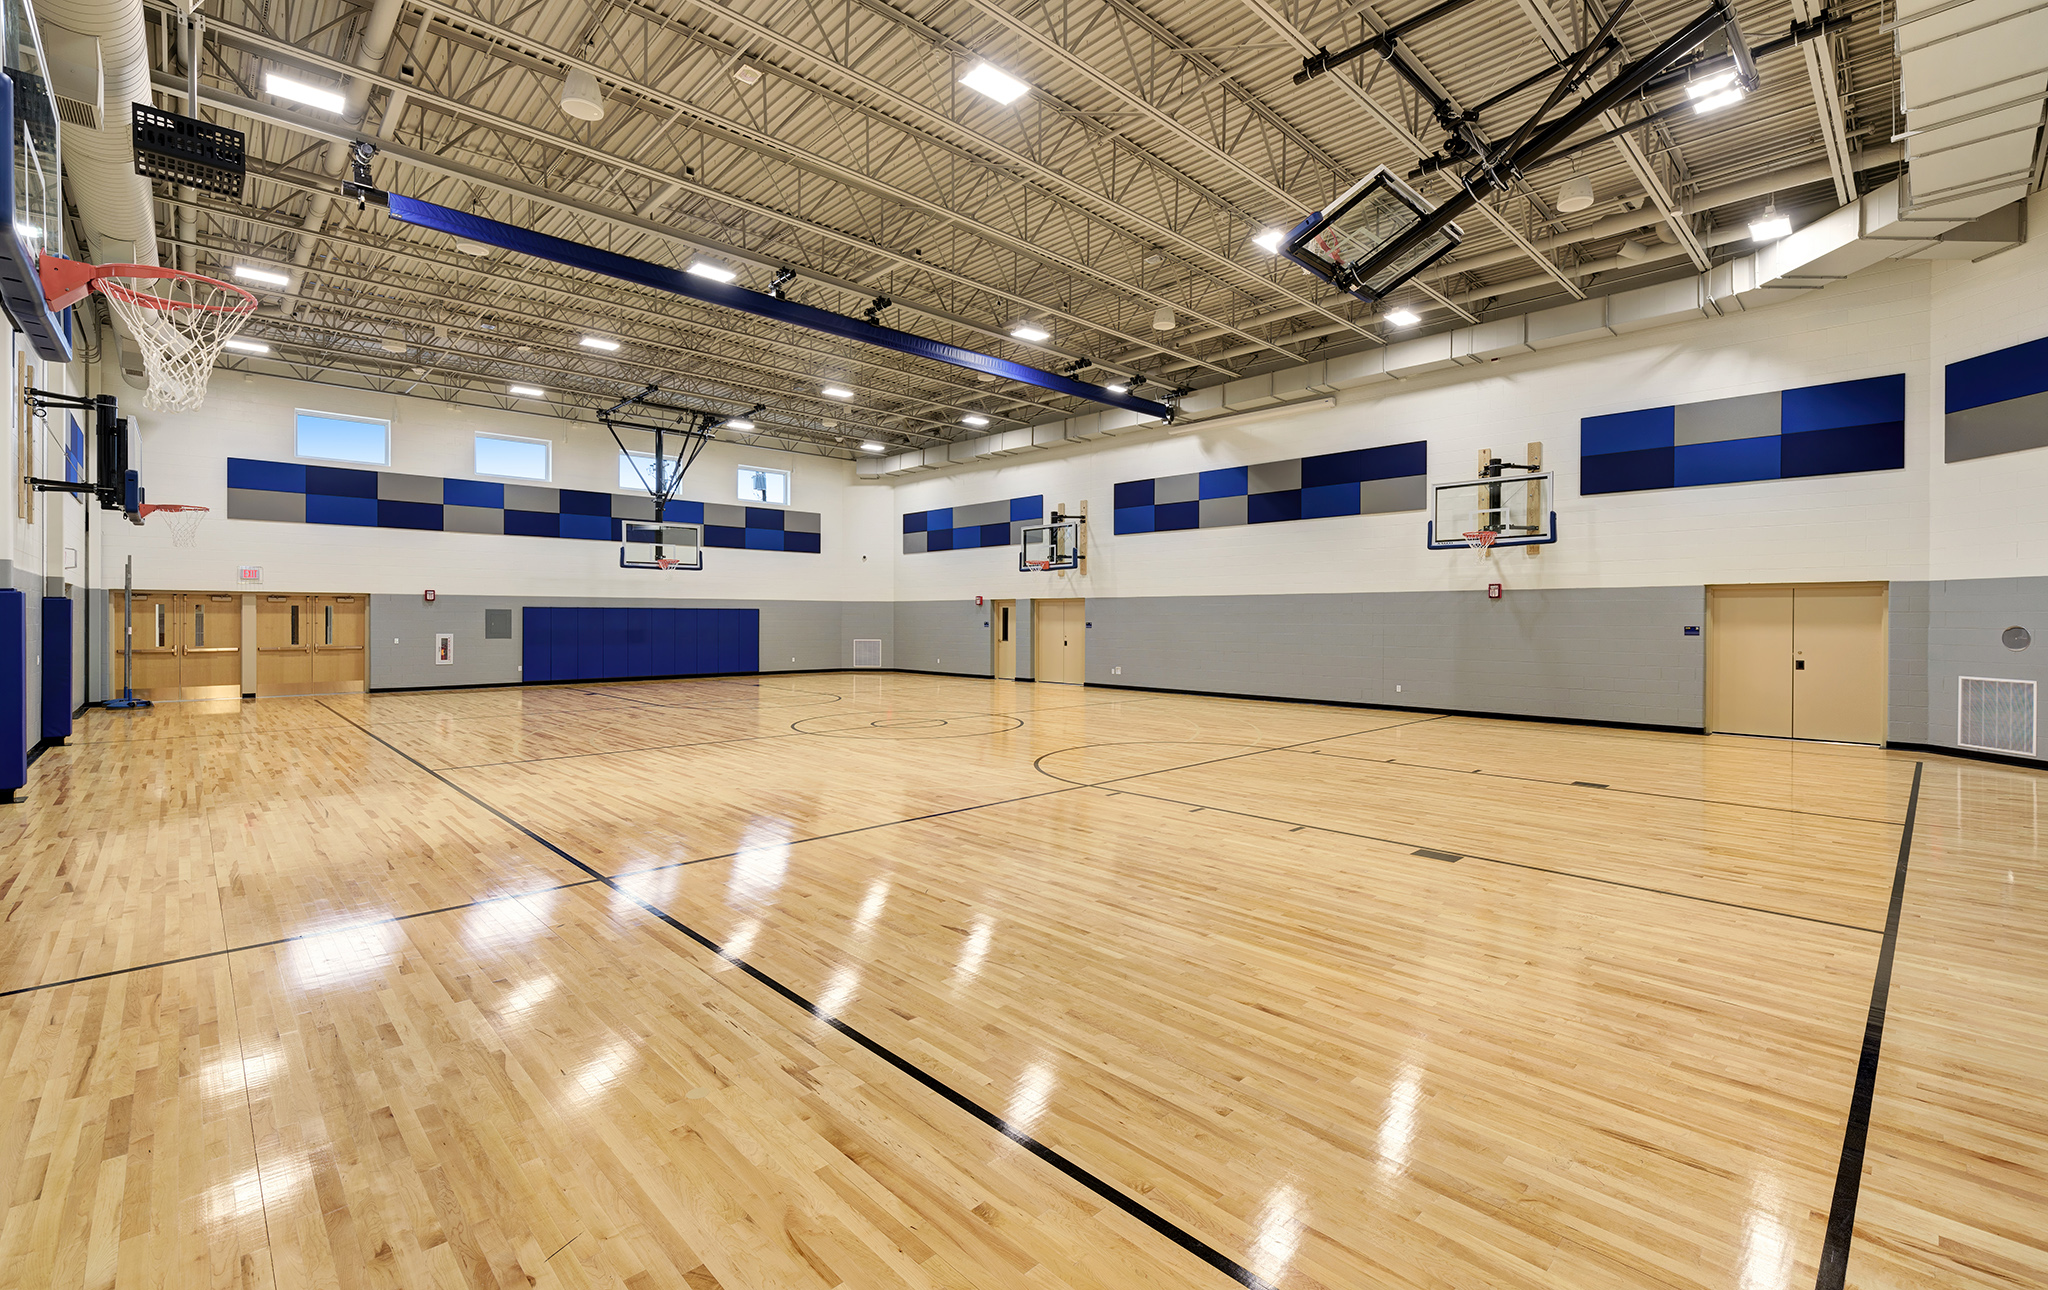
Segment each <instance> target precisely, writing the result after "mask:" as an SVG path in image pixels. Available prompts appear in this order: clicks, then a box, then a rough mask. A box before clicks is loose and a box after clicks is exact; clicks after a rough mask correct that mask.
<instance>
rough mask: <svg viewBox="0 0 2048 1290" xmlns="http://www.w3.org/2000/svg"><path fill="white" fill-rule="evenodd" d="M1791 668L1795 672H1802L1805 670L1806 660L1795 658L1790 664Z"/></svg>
mask: <svg viewBox="0 0 2048 1290" xmlns="http://www.w3.org/2000/svg"><path fill="white" fill-rule="evenodd" d="M1792 670H1793V671H1795V672H1804V671H1805V670H1806V660H1805V659H1803V658H1802V659H1798V660H1795V661H1794V662H1793V664H1792Z"/></svg>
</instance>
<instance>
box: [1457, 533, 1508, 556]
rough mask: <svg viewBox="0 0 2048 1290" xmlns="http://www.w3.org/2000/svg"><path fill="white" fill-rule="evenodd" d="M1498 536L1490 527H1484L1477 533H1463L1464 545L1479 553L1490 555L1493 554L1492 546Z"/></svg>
mask: <svg viewBox="0 0 2048 1290" xmlns="http://www.w3.org/2000/svg"><path fill="white" fill-rule="evenodd" d="M1499 537H1500V534H1499V533H1497V532H1495V531H1494V530H1492V529H1486V530H1483V531H1481V532H1478V533H1467V534H1466V535H1465V545H1466V546H1469V547H1471V548H1472V549H1473V550H1474V551H1477V552H1478V553H1479V554H1481V555H1491V554H1493V552H1492V547H1493V544H1494V541H1495V539H1497V538H1499Z"/></svg>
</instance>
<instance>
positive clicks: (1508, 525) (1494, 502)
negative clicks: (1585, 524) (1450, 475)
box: [1429, 470, 1557, 551]
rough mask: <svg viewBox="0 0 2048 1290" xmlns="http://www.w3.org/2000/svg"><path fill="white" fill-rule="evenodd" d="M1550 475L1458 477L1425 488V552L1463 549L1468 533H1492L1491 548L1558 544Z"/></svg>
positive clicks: (1466, 544) (1541, 472) (1554, 503)
mask: <svg viewBox="0 0 2048 1290" xmlns="http://www.w3.org/2000/svg"><path fill="white" fill-rule="evenodd" d="M1552 483H1553V477H1552V475H1551V473H1550V472H1549V471H1547V470H1543V471H1537V472H1535V473H1533V474H1526V475H1498V476H1494V477H1492V478H1488V479H1459V480H1453V481H1452V482H1450V483H1448V484H1435V485H1432V486H1431V487H1430V490H1429V512H1430V514H1429V549H1430V550H1432V551H1449V550H1454V549H1456V550H1462V549H1464V548H1465V547H1466V546H1468V545H1469V543H1467V541H1466V540H1465V535H1466V534H1467V533H1491V534H1493V545H1494V546H1543V545H1546V544H1548V543H1551V542H1555V541H1557V510H1556V501H1555V498H1554V497H1553V496H1552V494H1551V486H1552Z"/></svg>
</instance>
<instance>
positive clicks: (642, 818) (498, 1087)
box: [0, 673, 2048, 1290]
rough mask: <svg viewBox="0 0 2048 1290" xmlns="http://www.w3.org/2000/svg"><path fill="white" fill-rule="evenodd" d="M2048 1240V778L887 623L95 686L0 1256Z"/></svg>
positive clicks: (26, 1046) (617, 1266)
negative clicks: (578, 681)
mask: <svg viewBox="0 0 2048 1290" xmlns="http://www.w3.org/2000/svg"><path fill="white" fill-rule="evenodd" d="M1916 763H1920V764H1921V769H1920V781H1919V790H1918V796H1917V806H1916V808H1915V809H1916V817H1915V825H1914V827H1913V830H1912V839H1911V842H1912V845H1911V851H1910V864H1909V866H1908V868H1907V870H1906V876H1905V880H1904V886H1903V896H1902V902H1901V905H1900V915H1899V919H1898V927H1897V932H1896V935H1895V938H1893V940H1892V941H1891V942H1890V943H1891V944H1892V946H1893V952H1892V956H1891V960H1890V961H1891V966H1892V971H1891V978H1890V988H1889V992H1888V997H1887V1004H1888V1006H1887V1008H1886V1010H1885V1028H1884V1031H1883V1043H1882V1048H1881V1054H1880V1060H1879V1062H1878V1065H1877V1067H1876V1080H1875V1085H1874V1092H1873V1095H1872V1096H1871V1097H1870V1099H1869V1107H1868V1114H1867V1125H1866V1124H1864V1123H1863V1121H1862V1120H1861V1119H1859V1120H1858V1124H1859V1125H1861V1126H1862V1130H1861V1131H1867V1144H1866V1147H1865V1150H1864V1152H1863V1154H1862V1156H1861V1158H1860V1161H1858V1160H1857V1159H1855V1158H1853V1157H1852V1158H1851V1159H1850V1161H1849V1163H1848V1164H1847V1166H1846V1168H1847V1169H1848V1170H1849V1175H1850V1177H1851V1178H1852V1179H1854V1180H1855V1181H1856V1182H1857V1184H1858V1186H1857V1188H1856V1189H1855V1190H1856V1193H1857V1196H1858V1207H1857V1210H1856V1219H1855V1226H1854V1235H1853V1240H1852V1241H1851V1242H1850V1243H1849V1244H1848V1246H1847V1254H1848V1272H1847V1279H1846V1283H1847V1284H1849V1285H1854V1286H1865V1287H1934V1286H1942V1287H1950V1286H1997V1287H2013V1286H2048V850H2044V849H2048V836H2044V832H2043V810H2044V802H2043V798H2044V796H2048V792H2044V790H2048V776H2043V775H2041V774H2038V773H2033V772H2029V771H2022V770H2015V769H2007V768H2004V767H2000V766H1995V765H1989V764H1984V763H1978V762H1971V761H1965V760H1960V759H1953V758H1944V757H1924V756H1914V755H1908V754H1904V753H1899V752H1887V751H1881V750H1876V749H1865V748H1852V747H1843V746H1831V745H1815V744H1797V743H1791V742H1784V741H1772V740H1752V739H1740V738H1722V737H1715V738H1699V737H1694V736H1684V735H1671V734H1660V733H1651V732H1633V731H1619V730H1605V729H1589V728H1580V727H1567V726H1550V725H1541V724H1533V723H1524V722H1502V721H1484V720H1476V719H1467V718H1458V717H1447V716H1435V715H1432V714H1428V713H1413V712H1391V711H1372V710H1360V709H1344V708H1330V707H1316V706H1309V705H1293V704H1284V703H1260V702H1250V701H1237V700H1224V699H1209V698H1197V697H1185V696H1170V695H1153V694H1138V693H1130V692H1118V691H1104V690H1092V689H1082V688H1078V687H1064V686H1042V685H1041V686H1034V685H1032V684H1029V683H1023V684H1019V683H1014V682H992V681H985V680H968V679H954V678H936V677H920V676H908V675H895V674H885V673H870V674H833V675H811V676H796V677H769V678H761V679H758V680H755V679H713V680H703V681H675V682H658V683H641V684H618V685H585V686H558V687H536V688H533V689H517V690H488V691H472V692H453V693H438V694H410V695H370V696H362V695H351V696H340V697H331V698H326V699H266V700H263V701H261V702H256V703H237V702H220V703H189V704H166V705H161V706H159V707H157V708H154V709H152V710H149V711H146V712H134V713H112V712H105V711H94V712H92V713H89V714H88V715H87V716H86V717H85V718H83V719H82V720H81V722H80V726H79V732H78V736H77V738H76V739H75V740H74V741H73V743H72V744H70V745H69V746H67V747H64V748H59V749H53V750H51V751H49V752H48V753H46V754H45V755H44V756H43V757H42V758H41V759H40V760H39V761H38V762H37V763H36V765H35V767H34V768H33V771H32V778H31V783H30V785H29V787H28V790H27V794H26V801H25V803H24V804H22V805H18V806H12V807H5V808H0V857H4V859H0V865H4V868H0V911H4V914H5V918H4V922H0V1060H4V1065H0V1165H4V1168H0V1191H4V1192H5V1194H6V1197H7V1199H6V1205H7V1208H6V1211H5V1218H4V1223H0V1287H37V1288H38V1290H40V1288H42V1287H66V1288H68V1287H73V1286H92V1287H102V1286H124V1287H125V1286H163V1287H193V1286H223V1287H226V1286H234V1287H300V1286H310V1287H329V1286H333V1287H357V1286H362V1287H387V1286H388V1287H407V1288H411V1287H425V1286H449V1287H457V1286H460V1287H511V1286H522V1287H523V1286H571V1287H581V1286H616V1287H632V1288H634V1290H640V1288H643V1287H647V1288H651V1287H669V1286H673V1287H685V1288H688V1290H709V1288H711V1287H724V1288H725V1290H741V1288H742V1287H812V1286H819V1287H828V1286H848V1287H891V1286H914V1287H924V1286H933V1287H938V1286H945V1287H963V1288H964V1287H1004V1286H1015V1287H1033V1288H1041V1287H1060V1286H1073V1287H1098V1286H1099V1287H1203V1286H1216V1287H1219V1290H1220V1288H1221V1287H1224V1286H1228V1285H1231V1284H1233V1278H1235V1282H1236V1283H1240V1284H1251V1285H1257V1284H1270V1285H1274V1286H1286V1287H1330V1288H1333V1290H1334V1288H1337V1287H1368V1286H1370V1287H1379V1286H1404V1287H1425V1286H1427V1287H1460V1288H1469V1287H1484V1286H1502V1287H1556V1288H1567V1287H1568V1288H1572V1290H1579V1288H1582V1287H1717V1288H1718V1287H1728V1288H1731V1290H1772V1288H1776V1287H1792V1286H1797V1287H1802V1288H1803V1287H1806V1286H1811V1285H1813V1284H1815V1278H1816V1268H1817V1266H1818V1265H1819V1263H1820V1260H1821V1258H1822V1252H1823V1242H1824V1231H1825V1229H1826V1227H1827V1222H1828V1216H1829V1213H1830V1210H1831V1208H1832V1207H1833V1206H1834V1205H1835V1204H1836V1199H1835V1198H1836V1192H1837V1180H1838V1175H1839V1174H1840V1173H1841V1171H1842V1170H1843V1169H1844V1168H1845V1165H1844V1149H1843V1148H1844V1139H1845V1131H1846V1130H1847V1129H1849V1127H1850V1124H1851V1109H1852V1094H1853V1091H1854V1089H1855V1086H1856V1081H1857V1070H1858V1063H1859V1060H1861V1059H1862V1058H1863V1056H1864V1051H1865V1031H1866V1021H1867V1019H1868V1018H1869V1016H1870V1011H1871V1004H1872V985H1873V980H1874V978H1875V976H1876V974H1877V970H1878V966H1879V962H1880V958H1881V956H1882V955H1883V953H1884V949H1885V946H1886V944H1887V937H1886V935H1885V929H1886V921H1887V913H1888V906H1889V903H1890V901H1891V898H1892V895H1893V888H1894V881H1895V877H1896V875H1897V874H1898V872H1899V870H1898V863H1899V854H1900V844H1901V835H1902V831H1903V830H1904V828H1905V821H1906V819H1907V811H1908V806H1909V802H1912V801H1914V800H1915V799H1914V797H1913V785H1914V782H1915V779H1914V776H1915V767H1916Z"/></svg>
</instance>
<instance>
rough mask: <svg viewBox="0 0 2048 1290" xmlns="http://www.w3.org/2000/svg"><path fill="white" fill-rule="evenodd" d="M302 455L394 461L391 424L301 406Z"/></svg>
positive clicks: (380, 463) (380, 462)
mask: <svg viewBox="0 0 2048 1290" xmlns="http://www.w3.org/2000/svg"><path fill="white" fill-rule="evenodd" d="M298 453H299V456H301V457H311V458H313V459H315V460H316V461H353V462H358V463H360V464H362V465H365V466H388V465H390V464H391V423H390V422H389V421H377V420H373V419H372V418H369V417H345V416H341V415H338V414H336V413H333V412H308V411H306V410H305V409H304V408H301V409H299V448H298Z"/></svg>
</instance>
